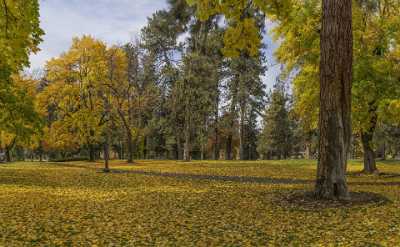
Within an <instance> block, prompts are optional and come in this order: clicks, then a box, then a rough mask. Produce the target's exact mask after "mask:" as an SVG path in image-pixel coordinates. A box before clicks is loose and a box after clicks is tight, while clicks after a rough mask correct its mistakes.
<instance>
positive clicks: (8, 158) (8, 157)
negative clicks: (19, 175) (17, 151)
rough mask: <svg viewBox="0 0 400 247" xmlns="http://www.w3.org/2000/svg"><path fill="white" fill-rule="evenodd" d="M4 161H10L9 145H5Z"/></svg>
mask: <svg viewBox="0 0 400 247" xmlns="http://www.w3.org/2000/svg"><path fill="white" fill-rule="evenodd" d="M5 155H6V162H11V150H10V148H9V147H6V153H5Z"/></svg>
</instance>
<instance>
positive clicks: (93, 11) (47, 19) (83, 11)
mask: <svg viewBox="0 0 400 247" xmlns="http://www.w3.org/2000/svg"><path fill="white" fill-rule="evenodd" d="M40 4H41V5H40V14H41V18H40V19H41V27H42V29H44V31H45V33H46V35H45V36H44V41H43V43H42V44H41V45H40V48H41V51H40V52H39V53H38V54H36V55H32V56H31V68H32V69H38V68H43V66H44V64H45V62H46V61H47V60H49V59H50V58H52V57H56V56H58V55H60V54H61V53H62V52H64V51H67V50H68V48H69V47H70V45H71V41H72V38H73V37H76V36H81V35H83V34H90V35H92V36H94V37H95V38H98V39H102V40H104V41H106V42H107V43H108V44H115V43H120V44H123V43H125V42H128V41H130V40H132V38H134V37H135V36H136V35H138V33H139V31H140V29H141V28H142V27H143V26H144V25H145V24H146V21H147V17H148V16H150V15H151V14H152V13H154V12H155V11H156V10H159V9H163V8H165V7H166V0H40ZM265 42H266V43H267V45H268V49H267V54H268V59H269V62H268V63H269V64H274V63H275V62H274V61H273V56H272V53H273V49H274V47H275V45H274V44H273V43H272V41H271V40H270V39H269V38H268V37H267V38H266V40H265ZM278 71H279V66H275V67H273V68H272V69H271V70H270V71H269V73H268V76H267V78H266V79H265V80H266V83H267V84H268V85H272V84H273V81H274V80H275V77H276V75H277V74H278Z"/></svg>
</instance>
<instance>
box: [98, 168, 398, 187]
mask: <svg viewBox="0 0 400 247" xmlns="http://www.w3.org/2000/svg"><path fill="white" fill-rule="evenodd" d="M100 172H101V171H100ZM111 173H117V174H118V173H128V174H138V175H145V176H157V177H166V178H176V179H184V180H185V179H190V180H211V181H221V182H238V183H259V184H288V185H296V184H304V185H309V184H313V183H314V182H315V180H312V179H297V178H271V177H251V176H226V175H203V174H191V173H169V172H155V171H140V170H116V169H113V170H111ZM388 178H389V177H388ZM348 184H349V185H360V186H362V185H376V186H400V181H387V182H385V181H373V182H368V181H360V182H356V181H354V182H348Z"/></svg>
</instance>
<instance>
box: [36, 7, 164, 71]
mask: <svg viewBox="0 0 400 247" xmlns="http://www.w3.org/2000/svg"><path fill="white" fill-rule="evenodd" d="M40 3H41V6H40V7H41V9H40V13H41V26H42V28H43V29H44V31H45V32H46V35H45V36H44V42H43V43H42V44H41V45H40V48H41V51H40V52H39V53H38V54H36V55H32V56H31V67H32V69H36V68H41V67H43V66H44V64H45V62H46V61H47V60H49V59H50V58H52V57H55V56H58V55H59V54H61V53H62V52H63V51H66V50H67V49H68V48H69V46H70V45H71V41H72V38H73V37H75V36H81V35H83V34H90V35H92V36H94V37H96V38H99V39H102V40H104V41H106V42H107V43H124V42H127V41H129V40H131V38H132V37H133V36H134V35H136V34H138V33H139V31H140V29H141V28H142V27H143V26H144V25H145V24H146V21H147V16H150V15H151V14H152V13H154V12H155V11H156V10H159V9H162V8H165V6H166V0H41V1H40Z"/></svg>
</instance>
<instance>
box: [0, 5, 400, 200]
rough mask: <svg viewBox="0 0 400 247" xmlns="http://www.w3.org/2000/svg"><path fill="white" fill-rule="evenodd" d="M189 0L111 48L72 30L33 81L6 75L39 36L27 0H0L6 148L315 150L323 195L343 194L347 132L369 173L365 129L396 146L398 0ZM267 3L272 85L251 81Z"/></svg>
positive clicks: (146, 154) (179, 154)
mask: <svg viewBox="0 0 400 247" xmlns="http://www.w3.org/2000/svg"><path fill="white" fill-rule="evenodd" d="M187 2H188V3H186V1H183V0H170V1H169V7H168V9H167V10H162V11H158V12H156V13H155V14H154V15H153V16H152V17H150V18H149V19H148V24H147V25H146V27H145V28H143V30H142V32H141V34H140V37H139V38H138V39H137V40H136V41H134V42H131V43H129V44H126V45H124V46H122V47H119V46H112V47H108V46H107V45H106V44H105V43H104V42H102V41H99V40H96V39H94V38H92V37H90V36H84V37H81V38H76V39H74V41H73V45H72V47H71V48H70V50H69V51H67V52H65V53H64V54H62V55H61V56H60V57H58V58H54V59H52V60H51V61H49V62H48V63H47V65H46V70H45V73H44V75H43V77H42V78H40V79H39V80H32V79H26V78H21V76H12V75H13V74H14V75H15V74H17V73H18V72H19V71H20V70H21V69H22V67H23V66H26V65H27V64H28V62H27V58H28V55H29V53H30V52H34V51H35V50H36V49H37V48H36V46H37V44H38V43H39V42H40V36H41V35H42V31H41V30H40V28H39V26H38V5H37V2H36V1H30V2H29V4H27V5H24V4H22V2H21V3H20V2H19V1H12V2H11V1H3V3H2V4H3V5H2V13H1V28H2V31H3V32H2V34H1V35H2V36H1V37H0V40H1V43H0V46H1V47H0V48H2V51H3V50H4V52H2V54H1V56H2V57H1V58H2V59H1V64H0V65H1V66H2V67H1V72H2V73H1V76H2V77H1V83H2V84H1V91H0V93H1V94H0V99H1V101H0V103H1V104H2V105H1V106H2V107H3V109H5V110H4V111H2V112H1V125H0V130H1V146H2V148H3V149H5V150H6V153H7V154H8V155H6V156H7V157H8V159H10V153H11V151H12V150H14V152H15V153H17V152H18V151H19V150H22V149H25V150H31V151H32V153H37V154H38V155H39V156H40V157H41V156H42V154H44V153H45V154H47V155H49V156H50V157H51V158H53V159H57V158H63V159H65V158H67V157H76V156H87V157H89V159H90V160H95V159H96V158H99V154H100V152H101V153H103V156H104V158H105V160H106V165H107V164H108V159H109V158H110V150H113V151H114V152H113V153H115V154H116V155H118V156H119V158H125V157H127V159H128V161H129V162H133V159H134V158H171V159H184V160H190V159H192V158H199V159H200V158H201V159H207V158H213V159H218V158H225V159H233V158H238V159H256V158H258V157H262V158H287V157H290V156H291V155H293V154H296V153H300V152H304V153H306V154H310V153H312V150H313V149H314V150H316V149H317V151H314V153H317V154H318V157H319V165H318V176H317V178H318V182H317V190H316V191H317V194H318V195H319V197H323V198H328V197H332V196H335V197H346V196H347V186H346V183H345V179H344V174H345V170H346V161H347V156H348V153H349V152H350V149H353V153H355V154H356V153H357V145H356V144H357V143H358V142H361V144H362V145H361V146H362V150H363V155H364V166H365V171H366V172H369V173H370V172H374V171H376V164H375V153H376V152H375V150H374V144H373V143H374V135H376V134H379V139H378V143H377V144H379V145H380V146H382V145H383V146H384V148H383V149H384V150H387V147H389V149H393V150H395V151H393V154H396V152H397V150H398V139H397V138H396V137H397V136H398V132H399V129H398V128H399V118H398V116H399V114H398V113H399V111H400V110H399V108H400V107H399V105H400V103H399V95H400V93H399V91H400V89H399V79H400V76H399V74H400V66H399V64H400V63H399V57H400V49H399V46H398V43H399V39H400V34H399V30H400V28H399V27H400V20H399V18H398V12H399V9H400V3H399V1H398V0H387V1H377V0H359V1H354V3H353V4H352V2H351V1H349V0H341V1H333V0H324V1H322V5H321V2H320V1H317V0H311V1H302V0H285V1H268V2H267V3H266V2H265V1H243V0H237V1H227V2H221V1H209V0H192V1H187ZM232 4H234V5H232ZM233 6H234V7H233ZM321 10H322V11H321ZM321 13H322V16H321ZM19 15H21V16H19ZM266 16H267V17H268V18H269V19H270V20H272V21H274V22H275V23H276V25H275V26H274V27H273V30H271V31H272V33H273V34H275V36H276V39H277V40H279V42H280V47H279V49H278V51H277V52H276V56H277V58H278V60H279V62H281V63H282V64H283V65H285V73H284V74H283V75H282V76H281V77H280V78H279V79H278V80H277V83H276V85H275V87H274V89H273V91H272V92H270V93H269V94H266V90H265V86H264V85H263V83H262V80H261V77H262V75H263V74H264V73H265V72H266V70H267V68H266V66H265V58H264V54H263V51H264V49H265V47H263V45H262V42H261V40H262V37H263V34H264V31H265V28H266V27H265V17H266ZM320 20H322V22H321V21H320ZM21 27H24V28H21ZM14 46H18V47H14ZM3 48H4V49H3ZM287 78H293V97H291V96H290V95H289V94H288V92H287V90H286V86H285V84H284V83H283V82H282V81H281V80H286V79H287ZM266 96H269V97H266ZM351 112H352V113H353V120H352V121H351V118H350V115H351ZM318 116H319V117H318ZM260 117H261V118H262V119H263V121H261V122H262V124H259V122H260V121H258V120H259V119H260ZM351 123H352V124H351ZM351 126H352V127H351ZM260 127H262V128H260ZM352 136H353V137H354V138H351V137H352ZM316 137H318V138H316ZM375 139H376V138H375ZM316 141H319V145H316V144H315V142H316ZM313 143H314V145H313ZM313 146H314V147H315V146H318V148H313ZM352 147H353V148H352ZM383 153H385V151H383ZM307 156H308V155H307ZM106 168H107V167H106Z"/></svg>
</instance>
